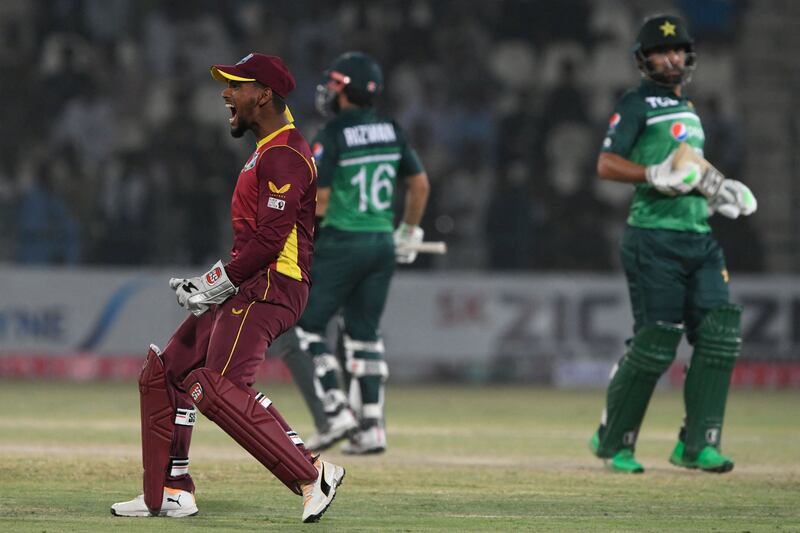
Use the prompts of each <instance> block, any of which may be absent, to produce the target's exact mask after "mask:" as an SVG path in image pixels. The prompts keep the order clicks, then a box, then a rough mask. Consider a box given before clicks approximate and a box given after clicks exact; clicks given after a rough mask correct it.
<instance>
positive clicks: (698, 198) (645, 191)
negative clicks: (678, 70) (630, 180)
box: [602, 80, 711, 233]
mask: <svg viewBox="0 0 800 533" xmlns="http://www.w3.org/2000/svg"><path fill="white" fill-rule="evenodd" d="M681 141H686V143H687V144H689V145H690V146H692V147H693V148H694V149H695V150H699V151H700V152H701V153H702V149H703V143H704V142H705V134H704V133H703V126H702V124H701V123H700V117H698V116H697V113H696V112H695V110H694V105H693V104H692V103H691V102H690V101H689V100H688V99H687V98H686V97H678V96H676V95H675V93H674V92H672V90H671V89H670V88H667V87H662V86H660V85H657V84H655V83H653V82H652V81H649V80H643V81H642V83H641V85H639V87H638V88H636V89H632V90H630V91H628V92H626V93H625V94H624V95H623V96H622V98H620V100H619V102H617V105H616V107H615V109H614V114H613V115H612V116H611V120H610V121H609V127H608V132H607V134H606V138H605V140H604V141H603V148H602V150H603V151H604V152H612V153H615V154H618V155H620V156H622V157H624V158H625V159H628V160H630V161H633V162H634V163H639V164H640V165H654V164H657V163H661V162H662V161H663V160H664V159H665V158H666V157H667V156H668V155H669V154H670V152H672V151H673V150H674V149H675V148H677V147H678V144H680V142H681ZM708 216H709V214H708V203H707V202H706V199H705V198H704V197H703V196H702V195H700V193H697V192H692V193H690V194H686V195H682V196H667V195H664V194H661V193H660V192H658V191H657V190H656V189H654V188H653V187H652V186H651V185H650V184H649V183H639V184H636V191H635V193H634V195H633V201H632V202H631V208H630V215H629V216H628V224H629V225H631V226H635V227H639V228H655V229H669V230H678V231H692V232H696V233H709V232H710V231H711V228H710V227H709V225H708Z"/></svg>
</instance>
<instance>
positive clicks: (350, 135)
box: [343, 122, 397, 146]
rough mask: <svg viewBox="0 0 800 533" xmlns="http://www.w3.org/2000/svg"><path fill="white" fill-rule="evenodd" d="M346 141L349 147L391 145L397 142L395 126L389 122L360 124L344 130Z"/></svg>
mask: <svg viewBox="0 0 800 533" xmlns="http://www.w3.org/2000/svg"><path fill="white" fill-rule="evenodd" d="M343 131H344V140H345V142H346V143H347V146H364V145H366V144H377V143H390V142H395V141H396V140H397V135H396V134H395V131H394V126H393V125H392V124H389V123H388V122H379V123H377V124H360V125H358V126H351V127H349V128H344V130H343Z"/></svg>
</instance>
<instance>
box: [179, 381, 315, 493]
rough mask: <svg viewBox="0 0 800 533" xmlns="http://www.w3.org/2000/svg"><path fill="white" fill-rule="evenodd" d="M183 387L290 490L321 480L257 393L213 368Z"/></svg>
mask: <svg viewBox="0 0 800 533" xmlns="http://www.w3.org/2000/svg"><path fill="white" fill-rule="evenodd" d="M183 386H184V388H185V389H186V390H187V391H188V392H189V395H190V396H191V397H192V401H193V402H194V404H195V406H196V407H197V408H198V409H199V410H200V412H201V413H203V414H204V415H205V416H206V417H208V418H209V419H210V420H212V421H213V422H215V423H216V424H217V425H218V426H219V427H221V428H222V429H223V431H225V433H227V434H228V435H230V436H231V437H233V439H234V440H235V441H236V442H238V443H239V444H240V445H241V446H242V447H243V448H244V449H245V450H247V451H248V452H249V453H250V454H251V455H252V456H253V457H255V458H256V459H257V460H258V462H260V463H261V464H262V465H264V466H265V467H266V468H267V469H269V471H270V472H272V473H273V474H274V475H275V477H277V478H278V479H280V480H281V481H282V482H283V483H284V484H285V485H286V486H287V487H289V489H290V490H292V491H293V492H295V493H296V494H301V490H300V483H302V482H306V481H313V480H316V479H317V474H318V473H317V469H316V468H314V465H312V464H311V463H310V462H309V461H308V459H307V458H306V456H305V455H304V454H303V453H302V452H301V451H300V450H299V449H298V448H297V445H296V444H295V443H294V442H293V441H292V436H290V435H288V434H287V432H286V431H285V430H284V428H283V427H282V426H281V424H280V422H279V421H278V420H277V419H276V418H275V417H274V416H272V414H271V413H270V412H269V411H268V410H267V409H266V408H265V407H264V405H263V404H262V403H261V402H259V400H258V399H257V397H256V396H253V395H251V394H250V393H248V392H246V391H244V390H242V389H240V388H239V387H237V386H236V385H234V384H233V383H231V382H230V381H228V379H227V378H225V377H224V376H222V375H221V374H220V373H219V372H216V371H214V370H211V369H210V368H199V369H197V370H195V371H193V372H192V373H190V374H189V375H188V376H187V377H186V380H184V382H183ZM292 433H293V432H292Z"/></svg>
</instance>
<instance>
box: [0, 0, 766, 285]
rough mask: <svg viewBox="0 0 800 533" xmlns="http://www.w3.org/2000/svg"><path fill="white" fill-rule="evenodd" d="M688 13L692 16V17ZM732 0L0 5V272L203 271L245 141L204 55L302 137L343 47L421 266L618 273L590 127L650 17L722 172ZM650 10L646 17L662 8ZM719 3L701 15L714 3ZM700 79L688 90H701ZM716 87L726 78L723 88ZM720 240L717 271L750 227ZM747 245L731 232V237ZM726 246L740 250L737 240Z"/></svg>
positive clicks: (743, 262)
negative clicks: (389, 140)
mask: <svg viewBox="0 0 800 533" xmlns="http://www.w3.org/2000/svg"><path fill="white" fill-rule="evenodd" d="M698 5H703V6H706V9H698ZM732 6H735V2H733V1H724V0H715V1H707V2H680V1H678V2H666V5H665V2H647V1H643V2H633V1H625V2H621V1H612V0H607V1H606V0H594V1H592V0H561V1H555V0H553V1H536V2H535V1H510V0H508V1H500V0H498V1H488V2H487V1H477V0H403V1H400V0H397V1H368V0H329V1H327V2H312V1H310V0H270V1H257V0H229V1H226V2H216V1H210V0H196V1H194V2H183V1H157V0H149V1H145V0H38V1H30V0H4V1H3V2H2V5H0V35H2V38H3V41H4V42H2V43H0V65H1V66H2V70H3V75H2V77H1V78H0V88H1V89H0V90H1V91H2V95H3V101H4V102H5V106H4V109H5V112H4V121H3V122H4V128H3V130H2V142H1V143H0V261H2V262H15V263H21V264H66V265H75V264H81V265H165V264H196V265H202V266H205V265H207V264H210V263H212V262H214V261H216V260H217V259H218V258H220V257H226V254H227V250H228V247H229V246H230V234H231V231H230V226H229V225H230V222H229V207H230V206H229V202H230V194H231V191H232V190H233V186H234V183H235V178H236V175H237V174H238V171H239V169H240V168H241V165H242V163H243V162H244V161H245V159H246V158H247V156H248V155H249V153H250V152H251V151H252V149H253V146H254V142H253V143H251V142H243V141H242V140H235V139H232V138H231V137H230V135H229V133H228V122H227V118H228V116H229V113H228V111H227V110H226V109H225V107H224V106H223V102H222V98H221V97H220V92H221V86H220V85H219V84H217V83H216V82H214V81H213V80H212V79H211V77H210V76H209V71H208V69H209V66H210V65H211V64H212V63H232V62H236V61H237V60H238V59H239V58H241V57H242V56H244V55H246V54H247V53H249V52H250V51H260V52H264V53H270V54H276V55H280V56H282V57H283V58H284V59H285V61H286V62H287V64H288V65H289V67H290V68H291V70H292V72H293V73H294V75H295V78H296V80H297V89H296V90H295V91H294V92H293V93H292V94H291V95H290V97H289V100H288V101H289V105H290V108H291V109H292V112H293V114H294V116H295V118H296V121H297V126H298V128H300V130H301V131H302V132H303V133H304V134H305V135H306V136H307V138H309V139H311V138H313V135H314V133H315V132H316V131H317V129H318V128H319V127H320V126H321V124H322V117H320V116H318V115H317V114H316V112H315V111H314V107H313V101H314V92H315V88H316V85H317V84H318V83H319V82H320V80H321V73H322V71H323V70H324V69H325V68H326V66H327V65H328V64H329V63H330V62H331V61H332V60H333V59H334V58H335V57H336V56H337V55H339V54H340V53H341V52H343V51H346V50H352V49H359V50H363V51H366V52H368V53H369V54H371V55H372V56H373V57H375V58H376V59H377V60H378V61H379V62H380V63H381V64H382V65H383V68H384V73H385V77H386V91H385V94H384V95H383V97H382V99H381V100H380V102H379V106H378V107H379V108H380V109H381V110H383V111H385V112H387V113H389V114H390V115H392V116H394V117H396V118H397V120H398V121H399V122H400V123H401V124H402V125H403V127H404V128H405V129H406V130H407V131H408V132H409V137H410V138H411V140H412V143H413V144H414V146H415V147H416V148H417V149H418V151H419V152H420V155H421V157H422V160H423V162H424V164H425V166H426V170H427V171H428V174H429V176H430V178H431V181H432V189H433V190H432V196H431V198H432V200H431V205H430V207H429V213H428V214H427V215H426V219H425V221H424V223H423V226H424V227H425V229H426V231H427V234H426V238H428V239H430V240H445V241H447V242H448V243H449V246H450V253H449V254H448V255H447V256H444V257H430V256H429V257H425V258H422V259H421V260H420V261H419V262H418V264H417V265H416V266H417V268H460V269H478V270H484V269H497V270H523V269H524V270H590V271H603V270H613V269H616V268H618V265H617V258H616V243H617V241H618V237H619V234H620V232H621V231H622V229H623V226H624V222H625V218H626V213H627V207H628V202H629V200H630V195H631V192H632V189H631V188H630V187H628V186H624V185H619V184H611V183H603V182H601V181H600V180H599V179H597V177H596V174H595V170H594V165H595V160H596V157H597V152H598V149H599V147H600V142H601V141H602V138H603V135H604V132H605V129H606V125H607V120H608V116H609V115H610V112H611V108H612V106H613V104H614V102H615V100H616V98H617V97H618V96H619V95H620V94H621V92H622V91H623V90H624V89H625V88H627V87H630V86H632V85H635V84H636V83H638V73H637V71H636V69H635V67H634V64H633V60H632V56H631V53H630V49H631V44H632V42H633V40H634V37H635V34H636V30H637V28H638V25H639V23H640V21H641V19H642V17H643V16H644V15H647V14H651V13H653V12H654V11H664V10H672V11H673V12H675V11H679V12H680V11H682V12H684V13H685V15H686V16H687V17H689V18H690V24H695V25H696V26H697V27H698V28H702V30H701V31H702V32H703V33H699V34H698V35H697V40H698V50H699V54H700V56H699V57H700V60H699V67H698V74H697V77H698V78H702V73H703V69H704V68H706V65H708V69H709V72H710V74H713V76H714V82H713V83H711V82H710V81H707V82H706V83H705V84H704V83H702V79H698V80H697V82H698V83H697V84H696V86H690V94H691V96H692V97H693V99H694V100H695V104H696V105H697V107H698V110H699V112H700V115H701V118H702V120H703V124H704V127H705V129H706V134H707V155H708V156H709V159H711V160H713V161H715V162H717V163H718V166H719V167H721V170H723V172H725V171H727V172H731V173H735V172H736V171H737V170H738V169H740V168H741V166H742V164H743V159H742V158H743V157H744V156H745V151H744V150H743V147H742V141H741V139H740V138H739V137H738V136H737V131H738V130H737V128H736V124H735V123H734V122H732V121H733V119H732V118H731V117H733V116H735V111H736V99H735V96H736V95H735V94H732V93H731V92H730V90H731V87H732V86H733V85H734V84H733V83H727V82H729V81H732V79H727V80H726V79H725V76H728V77H729V78H730V77H731V76H732V75H733V74H732V73H731V72H729V71H726V70H724V69H721V68H719V67H718V66H717V67H715V65H724V64H726V63H725V61H716V59H720V58H721V59H723V60H724V59H725V58H726V57H727V56H726V54H727V55H730V54H732V53H734V51H733V49H732V48H731V47H730V46H729V45H730V43H732V42H733V31H732V30H733V28H734V27H735V24H736V15H737V13H736V9H733V7H732ZM659 8H660V9H659ZM714 10H716V11H714ZM711 77H712V76H711V75H709V76H708V77H707V78H706V79H707V80H710V79H711ZM720 77H721V78H722V79H720ZM736 224H737V226H735V227H734V226H731V225H729V224H728V225H726V224H721V225H719V227H718V228H717V231H718V232H719V234H720V238H721V239H722V240H723V244H724V245H725V246H726V247H727V250H726V251H727V253H728V257H729V262H731V263H733V264H732V265H731V266H732V267H734V268H739V269H741V270H760V269H761V268H762V265H761V264H759V263H758V260H757V259H756V258H757V257H759V255H757V254H753V253H747V250H739V249H737V246H736V243H737V242H739V239H737V235H741V234H743V233H744V234H748V237H747V238H748V239H749V241H748V246H749V247H750V249H751V250H752V247H753V246H757V243H758V235H755V234H753V232H752V231H749V230H748V226H747V224H746V223H741V221H737V222H736ZM748 232H749V233H748ZM740 248H741V247H740Z"/></svg>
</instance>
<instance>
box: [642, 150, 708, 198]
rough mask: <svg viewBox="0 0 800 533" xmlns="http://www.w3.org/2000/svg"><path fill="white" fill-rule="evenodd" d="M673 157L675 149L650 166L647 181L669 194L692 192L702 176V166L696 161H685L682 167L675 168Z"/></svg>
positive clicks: (646, 172)
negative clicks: (659, 161)
mask: <svg viewBox="0 0 800 533" xmlns="http://www.w3.org/2000/svg"><path fill="white" fill-rule="evenodd" d="M673 157H675V152H674V151H673V152H672V153H671V154H669V155H668V156H667V158H666V159H665V160H664V161H662V162H661V163H659V164H657V165H650V166H648V167H647V168H646V169H645V173H644V175H645V178H647V183H649V184H650V185H652V186H653V188H655V189H656V190H657V191H658V192H660V193H661V194H666V195H667V196H676V195H679V194H686V193H688V192H691V190H692V189H694V187H695V185H697V183H698V182H699V181H700V177H701V173H700V167H699V166H698V165H697V164H696V163H691V162H685V163H684V164H683V165H682V166H681V167H680V168H678V169H673V168H672V158H673Z"/></svg>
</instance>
